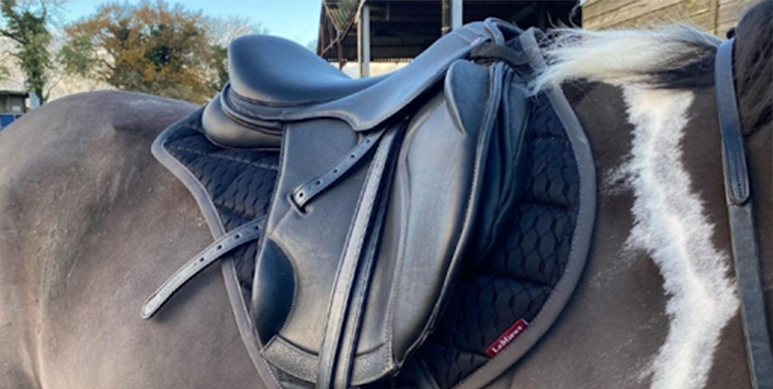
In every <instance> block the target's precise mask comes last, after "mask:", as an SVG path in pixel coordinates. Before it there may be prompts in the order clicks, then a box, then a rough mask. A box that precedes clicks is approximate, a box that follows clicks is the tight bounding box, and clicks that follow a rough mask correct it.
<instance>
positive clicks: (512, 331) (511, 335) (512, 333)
mask: <svg viewBox="0 0 773 389" xmlns="http://www.w3.org/2000/svg"><path fill="white" fill-rule="evenodd" d="M528 326H529V322H527V321H526V320H524V319H518V321H516V322H515V324H513V325H512V326H510V328H508V329H507V331H505V333H504V334H502V336H500V337H499V339H497V340H495V341H494V343H492V344H491V346H488V348H487V349H486V354H488V356H490V357H492V358H493V357H494V356H496V355H497V354H499V352H500V351H502V350H504V349H505V347H507V345H509V344H510V343H512V342H513V341H514V340H515V338H517V337H518V335H520V334H521V333H522V332H523V330H525V329H526V327H528Z"/></svg>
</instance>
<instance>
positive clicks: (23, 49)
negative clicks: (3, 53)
mask: <svg viewBox="0 0 773 389" xmlns="http://www.w3.org/2000/svg"><path fill="white" fill-rule="evenodd" d="M0 15H2V18H3V22H4V23H3V24H4V25H3V28H0V35H2V36H4V37H6V38H8V39H11V40H12V41H13V42H15V43H16V48H15V49H14V50H13V51H11V52H10V55H11V56H13V57H14V58H16V60H17V61H18V63H19V67H20V68H21V69H22V71H23V72H24V74H25V82H24V83H25V86H26V87H27V89H28V90H31V91H34V92H35V93H36V94H37V95H38V97H39V98H40V100H41V102H45V100H46V99H47V98H48V94H47V93H45V92H44V90H45V89H44V88H45V86H46V84H47V83H48V73H49V71H50V70H51V56H50V53H49V50H48V46H49V44H50V43H51V34H50V33H49V31H48V28H47V27H46V23H47V20H48V16H49V14H48V10H47V9H46V3H45V2H41V7H40V9H39V10H38V11H37V12H36V11H33V10H31V9H29V8H24V7H20V6H19V4H18V3H17V2H16V0H0ZM6 72H7V69H6Z"/></svg>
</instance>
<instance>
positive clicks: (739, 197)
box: [714, 39, 773, 389]
mask: <svg viewBox="0 0 773 389" xmlns="http://www.w3.org/2000/svg"><path fill="white" fill-rule="evenodd" d="M734 42H735V39H730V40H728V41H726V42H724V43H722V45H721V46H720V47H719V50H718V51H717V56H716V59H715V75H714V76H715V88H716V96H717V112H718V114H719V124H720V131H721V134H722V168H723V171H724V175H725V195H726V198H727V208H728V218H729V223H730V239H731V242H732V249H733V258H734V259H735V273H736V279H737V282H738V289H739V292H740V295H741V317H742V319H743V330H744V334H745V335H746V352H747V356H748V358H749V370H750V374H751V380H752V388H753V389H773V351H771V342H770V334H768V325H767V320H766V316H765V294H764V289H763V285H762V279H761V274H762V273H761V271H760V263H759V262H760V255H759V246H758V243H757V230H756V228H755V225H754V210H753V209H752V202H751V201H750V200H751V194H750V190H749V173H748V168H747V165H746V154H745V150H744V144H743V135H742V132H741V121H740V119H739V115H738V102H737V100H736V97H735V85H734V81H733V44H734Z"/></svg>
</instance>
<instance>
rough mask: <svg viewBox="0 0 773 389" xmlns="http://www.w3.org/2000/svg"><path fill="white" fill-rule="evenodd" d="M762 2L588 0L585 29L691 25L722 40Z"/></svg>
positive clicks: (725, 0)
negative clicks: (748, 11) (743, 17)
mask: <svg viewBox="0 0 773 389" xmlns="http://www.w3.org/2000/svg"><path fill="white" fill-rule="evenodd" d="M758 1H759V0H658V1H652V0H615V1H611V0H586V1H583V2H582V26H583V28H586V29H592V30H605V29H618V28H646V27H655V26H659V25H664V24H672V23H676V22H685V21H686V22H688V23H691V24H693V25H695V26H696V27H698V28H700V29H702V30H705V31H708V32H710V33H712V34H715V35H717V36H720V37H725V36H726V34H727V32H728V30H730V29H731V28H732V27H734V26H735V25H736V24H737V22H738V19H739V17H740V14H741V12H742V11H743V9H745V8H747V7H749V6H751V5H753V4H756V3H757V2H758Z"/></svg>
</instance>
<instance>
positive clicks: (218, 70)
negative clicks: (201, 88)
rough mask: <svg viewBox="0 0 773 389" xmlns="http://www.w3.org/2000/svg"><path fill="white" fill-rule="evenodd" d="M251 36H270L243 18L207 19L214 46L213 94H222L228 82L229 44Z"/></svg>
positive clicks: (263, 29) (211, 62)
mask: <svg viewBox="0 0 773 389" xmlns="http://www.w3.org/2000/svg"><path fill="white" fill-rule="evenodd" d="M249 34H268V29H266V28H263V27H262V26H261V25H260V24H252V23H250V21H249V20H248V19H247V18H245V17H242V16H230V17H225V18H209V19H207V35H208V36H209V41H210V43H211V45H212V57H211V60H210V63H209V65H210V76H209V77H208V79H209V80H210V83H209V88H210V90H211V91H212V92H213V94H215V93H217V92H220V91H221V90H222V89H223V87H224V86H225V84H226V83H227V82H228V44H229V43H231V41H232V40H234V39H236V38H238V37H240V36H242V35H249Z"/></svg>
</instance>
